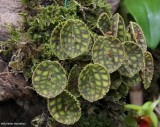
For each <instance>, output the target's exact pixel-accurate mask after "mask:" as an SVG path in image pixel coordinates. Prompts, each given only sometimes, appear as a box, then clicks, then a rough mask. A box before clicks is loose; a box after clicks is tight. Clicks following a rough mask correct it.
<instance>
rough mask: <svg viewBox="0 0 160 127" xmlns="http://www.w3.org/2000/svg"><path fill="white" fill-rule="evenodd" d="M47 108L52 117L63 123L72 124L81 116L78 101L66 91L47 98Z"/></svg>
mask: <svg viewBox="0 0 160 127" xmlns="http://www.w3.org/2000/svg"><path fill="white" fill-rule="evenodd" d="M48 109H49V112H50V114H51V115H52V117H53V118H54V119H55V120H56V121H58V122H60V123H63V124H67V125H70V124H74V123H75V122H76V121H78V120H79V118H80V116H81V108H80V104H79V101H78V100H77V99H76V98H75V97H74V96H73V95H72V94H70V93H69V92H68V91H64V92H63V93H61V94H60V95H58V96H56V97H55V98H50V99H48Z"/></svg>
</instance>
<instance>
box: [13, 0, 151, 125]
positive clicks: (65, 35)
mask: <svg viewBox="0 0 160 127" xmlns="http://www.w3.org/2000/svg"><path fill="white" fill-rule="evenodd" d="M50 2H51V5H48V6H46V5H45V6H43V5H41V4H37V5H36V4H35V5H32V6H34V9H33V11H32V12H33V13H34V14H32V15H27V17H28V18H27V25H26V29H25V30H26V32H27V34H29V36H30V37H31V39H32V42H27V43H25V44H23V43H22V42H19V43H17V45H19V44H21V43H22V44H23V45H24V47H20V48H18V49H17V50H16V52H17V53H18V54H19V56H21V57H17V56H18V55H17V54H14V56H15V58H16V59H13V60H12V61H11V62H10V65H11V67H12V69H15V70H17V68H16V67H15V66H12V65H13V64H11V63H13V62H15V60H17V59H18V60H19V62H17V63H18V64H19V63H21V62H22V63H23V64H22V65H25V66H26V65H27V67H28V66H30V67H31V66H32V70H33V75H32V83H33V87H34V89H35V90H36V92H37V93H38V94H39V95H41V96H43V97H44V98H46V99H47V101H48V110H49V112H50V114H51V115H52V117H53V118H54V119H55V120H56V121H58V122H60V123H63V124H67V125H69V124H74V123H75V122H76V121H78V120H79V119H80V117H81V112H82V111H84V110H85V109H87V111H89V113H88V114H90V113H91V114H92V113H93V114H94V107H95V109H96V107H98V106H100V105H104V106H106V107H108V108H106V109H105V108H104V109H105V110H104V111H105V112H106V114H107V117H109V118H110V119H111V121H114V120H117V121H118V120H121V119H123V117H124V116H123V115H120V114H117V113H122V112H123V104H124V103H122V102H124V99H125V96H126V94H127V93H128V90H129V88H130V87H131V86H133V85H136V84H137V83H139V82H141V81H143V83H144V87H145V88H148V87H149V85H150V82H151V79H152V75H153V59H152V56H151V54H150V53H149V52H147V51H146V49H147V46H146V44H145V43H146V40H145V37H144V35H143V32H142V29H141V28H140V26H139V25H138V24H136V23H134V22H131V23H130V25H129V26H128V27H127V29H126V27H125V24H124V21H123V18H122V17H121V16H120V15H119V14H118V13H117V14H115V15H111V13H110V11H109V6H108V4H107V3H106V2H105V1H104V0H99V1H97V0H85V1H83V0H82V1H78V0H77V1H75V0H71V1H68V3H67V5H66V6H64V3H63V2H62V1H58V0H57V1H56V0H55V1H50ZM28 3H30V1H29V0H28ZM40 3H41V2H40ZM26 47H27V48H26ZM28 47H29V48H28ZM33 49H34V50H33ZM24 51H26V52H24ZM22 53H23V54H22ZM32 53H36V55H35V54H32ZM31 54H32V55H31ZM31 56H32V57H31ZM28 59H29V60H28ZM28 61H30V62H31V64H30V63H29V62H28ZM37 63H38V64H37ZM16 65H17V64H16ZM25 66H23V67H21V68H18V70H24V68H25ZM18 67H19V66H18ZM23 72H24V71H23ZM30 77H31V76H30V75H28V78H30ZM106 94H107V95H106ZM86 100H87V101H86ZM102 100H103V101H102ZM101 101H102V102H103V103H102V104H101ZM89 102H93V103H95V105H94V104H93V103H89ZM80 103H82V106H80ZM83 103H86V104H87V105H88V104H90V105H91V106H90V107H88V108H85V106H84V107H83ZM99 103H100V104H99ZM113 105H115V107H114V106H113ZM81 107H82V109H81ZM81 110H82V111H81ZM99 111H100V112H102V111H101V110H100V108H99ZM82 114H83V113H82ZM82 116H83V115H82ZM120 117H122V118H120ZM90 118H91V117H90ZM99 118H100V117H99ZM91 119H92V118H91Z"/></svg>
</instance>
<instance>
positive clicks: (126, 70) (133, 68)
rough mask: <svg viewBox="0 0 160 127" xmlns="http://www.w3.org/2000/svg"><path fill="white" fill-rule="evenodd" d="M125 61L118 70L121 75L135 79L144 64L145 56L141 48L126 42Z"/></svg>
mask: <svg viewBox="0 0 160 127" xmlns="http://www.w3.org/2000/svg"><path fill="white" fill-rule="evenodd" d="M123 45H124V48H125V52H126V53H125V60H124V63H123V65H122V66H121V67H120V68H119V69H118V71H119V72H120V74H121V75H125V76H128V77H133V76H134V75H135V74H136V73H138V72H139V71H140V70H141V69H142V66H143V64H144V61H143V59H144V56H143V52H142V50H141V48H140V47H139V46H138V45H137V44H136V43H133V42H129V41H127V42H125V43H124V44H123Z"/></svg>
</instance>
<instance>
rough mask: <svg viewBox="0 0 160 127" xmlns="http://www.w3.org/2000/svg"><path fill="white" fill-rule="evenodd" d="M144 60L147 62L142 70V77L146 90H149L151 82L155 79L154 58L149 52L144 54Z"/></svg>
mask: <svg viewBox="0 0 160 127" xmlns="http://www.w3.org/2000/svg"><path fill="white" fill-rule="evenodd" d="M144 58H145V59H144V60H145V62H144V66H143V68H142V70H141V76H142V80H143V84H144V88H145V89H147V88H148V87H149V86H150V84H151V80H152V78H153V72H154V62H153V57H152V55H151V54H150V53H149V52H145V53H144Z"/></svg>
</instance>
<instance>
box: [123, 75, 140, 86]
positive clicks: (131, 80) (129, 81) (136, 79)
mask: <svg viewBox="0 0 160 127" xmlns="http://www.w3.org/2000/svg"><path fill="white" fill-rule="evenodd" d="M122 82H123V83H124V84H125V85H127V86H130V87H131V86H135V85H137V84H138V83H140V82H141V77H140V75H139V73H137V74H135V75H134V76H133V77H127V76H122Z"/></svg>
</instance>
